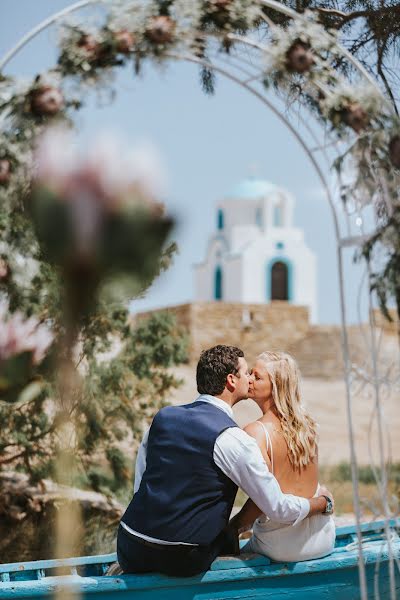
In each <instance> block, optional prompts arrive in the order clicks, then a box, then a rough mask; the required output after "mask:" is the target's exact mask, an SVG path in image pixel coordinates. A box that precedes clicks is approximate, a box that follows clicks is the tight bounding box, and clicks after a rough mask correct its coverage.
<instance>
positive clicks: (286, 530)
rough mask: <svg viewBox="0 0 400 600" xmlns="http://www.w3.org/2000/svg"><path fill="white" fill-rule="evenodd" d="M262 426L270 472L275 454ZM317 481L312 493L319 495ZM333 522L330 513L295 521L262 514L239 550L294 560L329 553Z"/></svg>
mask: <svg viewBox="0 0 400 600" xmlns="http://www.w3.org/2000/svg"><path fill="white" fill-rule="evenodd" d="M259 423H260V425H261V426H262V427H263V428H264V431H265V435H266V441H267V451H268V453H269V455H270V456H271V467H272V473H274V458H273V449H272V443H271V438H270V435H269V432H268V430H267V428H266V427H265V426H264V424H263V423H261V422H260V421H259ZM318 492H319V484H318V486H317V490H316V492H315V494H314V497H315V496H318ZM335 537H336V531H335V523H334V520H333V517H332V515H322V514H318V515H313V516H312V517H306V518H305V519H303V520H302V521H300V522H299V523H297V524H296V525H288V524H287V523H279V522H277V521H272V520H271V519H269V518H268V517H267V516H265V515H261V516H260V517H259V518H258V519H256V521H255V522H254V525H253V534H252V536H251V538H250V540H249V541H248V543H247V544H246V545H245V546H244V547H243V549H242V550H241V551H242V552H257V553H258V554H264V555H265V556H268V557H269V558H271V559H272V560H275V561H279V562H297V561H301V560H311V559H313V558H321V557H323V556H326V555H328V554H330V553H331V552H332V551H333V548H334V547H335Z"/></svg>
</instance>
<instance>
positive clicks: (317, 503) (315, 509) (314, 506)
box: [308, 486, 334, 517]
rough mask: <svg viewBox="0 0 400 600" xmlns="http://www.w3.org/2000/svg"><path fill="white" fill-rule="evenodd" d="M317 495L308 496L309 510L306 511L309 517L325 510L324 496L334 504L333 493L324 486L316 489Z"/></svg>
mask: <svg viewBox="0 0 400 600" xmlns="http://www.w3.org/2000/svg"><path fill="white" fill-rule="evenodd" d="M318 494H319V495H318V496H317V497H316V498H309V502H310V512H309V513H308V516H309V517H312V516H313V515H318V514H323V513H324V512H325V510H326V498H324V496H328V498H329V499H330V500H331V501H332V504H333V506H334V500H333V494H332V492H330V491H329V490H328V489H327V488H326V487H324V486H321V487H320V488H319V490H318Z"/></svg>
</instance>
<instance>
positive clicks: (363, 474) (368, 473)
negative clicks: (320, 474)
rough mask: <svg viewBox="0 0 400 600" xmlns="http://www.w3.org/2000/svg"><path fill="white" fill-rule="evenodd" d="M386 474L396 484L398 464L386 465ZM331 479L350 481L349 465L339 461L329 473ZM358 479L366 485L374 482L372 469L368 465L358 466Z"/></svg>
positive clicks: (397, 481)
mask: <svg viewBox="0 0 400 600" xmlns="http://www.w3.org/2000/svg"><path fill="white" fill-rule="evenodd" d="M376 473H377V476H378V477H380V469H378V468H377V469H376ZM387 475H388V479H389V481H393V482H394V483H396V484H398V483H399V482H400V464H399V463H394V464H391V465H387ZM330 479H331V481H335V482H344V481H351V480H352V478H351V465H350V463H348V462H341V463H339V464H338V465H336V467H334V468H333V469H332V471H331V473H330ZM358 479H359V481H360V483H364V484H366V485H369V484H375V483H376V479H375V475H374V469H373V468H372V467H371V466H369V465H359V466H358Z"/></svg>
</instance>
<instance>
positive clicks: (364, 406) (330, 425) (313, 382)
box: [170, 365, 400, 466]
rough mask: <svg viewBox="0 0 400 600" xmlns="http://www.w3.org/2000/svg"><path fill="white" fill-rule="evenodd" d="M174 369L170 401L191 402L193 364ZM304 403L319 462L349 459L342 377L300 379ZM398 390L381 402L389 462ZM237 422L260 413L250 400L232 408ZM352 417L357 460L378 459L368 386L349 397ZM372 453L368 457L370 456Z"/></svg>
mask: <svg viewBox="0 0 400 600" xmlns="http://www.w3.org/2000/svg"><path fill="white" fill-rule="evenodd" d="M174 373H175V374H176V375H177V376H178V377H180V378H181V379H183V380H184V383H183V385H182V387H181V388H180V389H179V390H177V391H176V392H175V393H174V395H173V397H171V399H170V400H171V401H172V402H173V403H175V404H185V403H187V402H192V401H193V400H194V399H195V398H196V397H197V395H198V394H197V391H196V384H195V379H196V378H195V368H194V367H192V366H186V365H185V366H183V367H179V368H177V369H175V370H174ZM302 390H303V397H304V403H305V404H306V406H307V408H308V409H309V411H310V413H311V415H312V416H313V417H314V419H315V420H316V421H317V423H318V424H319V428H320V429H319V435H320V442H319V461H320V465H323V466H329V465H336V464H338V463H340V462H342V461H345V462H350V444H349V428H348V418H347V408H346V407H347V403H346V390H345V385H344V382H343V381H342V380H339V379H338V380H333V381H332V380H330V381H325V380H321V379H304V381H303V385H302ZM399 396H400V394H399V393H398V392H397V393H395V392H392V393H391V394H390V395H387V397H386V396H385V398H384V399H383V402H382V413H383V430H384V432H383V438H384V447H385V454H386V456H387V457H389V455H390V457H391V460H392V461H393V462H400V436H399V434H398V432H399V431H400V397H399ZM234 413H235V417H236V420H237V422H238V424H239V425H240V426H241V427H243V426H244V425H246V424H247V423H249V422H250V421H253V420H255V419H258V418H259V416H260V415H261V412H260V411H259V409H258V407H257V406H256V404H255V403H254V402H252V401H251V400H243V401H242V402H240V403H239V404H238V405H237V406H236V407H235V408H234ZM352 420H353V431H354V439H355V446H356V455H357V461H358V463H359V464H363V465H366V464H371V463H377V462H378V460H379V458H378V457H379V445H378V444H379V439H378V427H377V423H378V419H377V412H376V410H375V400H374V397H373V391H372V390H365V389H364V390H363V392H362V393H358V394H355V395H354V398H353V400H352ZM371 457H372V458H371Z"/></svg>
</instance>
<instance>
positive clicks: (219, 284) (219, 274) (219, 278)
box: [214, 267, 222, 300]
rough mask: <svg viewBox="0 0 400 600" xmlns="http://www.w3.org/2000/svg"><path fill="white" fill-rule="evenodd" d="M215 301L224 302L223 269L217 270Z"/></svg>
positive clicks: (218, 268)
mask: <svg viewBox="0 0 400 600" xmlns="http://www.w3.org/2000/svg"><path fill="white" fill-rule="evenodd" d="M214 299H215V300H222V269H221V267H217V268H216V269H215V281H214Z"/></svg>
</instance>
